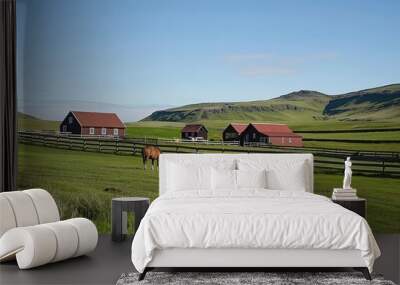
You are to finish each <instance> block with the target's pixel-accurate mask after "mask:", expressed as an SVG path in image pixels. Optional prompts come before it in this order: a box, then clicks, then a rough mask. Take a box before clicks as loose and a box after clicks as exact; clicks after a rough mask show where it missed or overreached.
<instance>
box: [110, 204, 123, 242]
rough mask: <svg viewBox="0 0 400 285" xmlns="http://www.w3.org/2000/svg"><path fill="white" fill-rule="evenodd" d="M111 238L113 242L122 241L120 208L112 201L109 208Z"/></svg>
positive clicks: (119, 205)
mask: <svg viewBox="0 0 400 285" xmlns="http://www.w3.org/2000/svg"><path fill="white" fill-rule="evenodd" d="M111 208H112V210H111V236H112V240H113V241H122V207H121V204H120V203H118V202H116V201H113V202H112V206H111Z"/></svg>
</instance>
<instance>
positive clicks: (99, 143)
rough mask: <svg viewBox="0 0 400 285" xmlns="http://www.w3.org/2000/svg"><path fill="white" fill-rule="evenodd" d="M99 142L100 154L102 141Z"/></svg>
mask: <svg viewBox="0 0 400 285" xmlns="http://www.w3.org/2000/svg"><path fill="white" fill-rule="evenodd" d="M98 142H99V152H101V141H100V140H98Z"/></svg>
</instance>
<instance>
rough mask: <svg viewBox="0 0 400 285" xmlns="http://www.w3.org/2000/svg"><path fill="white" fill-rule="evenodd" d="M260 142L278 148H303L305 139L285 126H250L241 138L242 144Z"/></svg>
mask: <svg viewBox="0 0 400 285" xmlns="http://www.w3.org/2000/svg"><path fill="white" fill-rule="evenodd" d="M251 142H259V143H266V144H272V145H278V146H295V147H302V146H303V137H302V136H300V135H297V134H295V133H293V131H292V130H291V129H290V128H289V127H288V126H287V125H284V124H253V123H252V124H249V125H248V126H247V128H246V129H245V130H244V131H243V132H242V134H241V136H240V144H241V145H244V144H246V143H251Z"/></svg>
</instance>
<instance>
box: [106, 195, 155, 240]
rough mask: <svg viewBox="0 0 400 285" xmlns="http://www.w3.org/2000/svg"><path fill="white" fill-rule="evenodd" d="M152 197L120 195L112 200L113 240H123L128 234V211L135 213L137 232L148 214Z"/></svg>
mask: <svg viewBox="0 0 400 285" xmlns="http://www.w3.org/2000/svg"><path fill="white" fill-rule="evenodd" d="M149 205H150V199H149V198H144V197H120V198H113V199H112V201H111V237H112V240H113V241H123V240H124V239H125V238H126V235H127V232H128V231H127V228H128V226H127V222H128V219H127V217H128V212H132V213H134V215H135V232H136V230H137V229H138V227H139V224H140V221H141V220H142V219H143V217H144V215H145V214H146V211H147V209H148V208H149Z"/></svg>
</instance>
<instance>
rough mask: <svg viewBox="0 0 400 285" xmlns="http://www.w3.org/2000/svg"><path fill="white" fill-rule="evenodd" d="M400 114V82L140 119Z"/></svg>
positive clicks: (337, 118) (338, 120)
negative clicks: (341, 91)
mask: <svg viewBox="0 0 400 285" xmlns="http://www.w3.org/2000/svg"><path fill="white" fill-rule="evenodd" d="M399 115H400V84H392V85H387V86H382V87H377V88H372V89H366V90H361V91H357V92H351V93H347V94H341V95H327V94H323V93H320V92H317V91H310V90H301V91H297V92H292V93H289V94H286V95H283V96H280V97H277V98H274V99H269V100H259V101H249V102H220V103H200V104H191V105H185V106H182V107H177V108H171V109H166V110H161V111H156V112H154V113H152V114H151V115H150V116H148V117H146V118H144V119H143V120H142V121H167V122H203V123H206V124H208V125H210V124H211V125H215V126H219V125H221V126H222V125H226V122H232V121H235V122H249V121H253V122H260V121H263V122H281V123H288V124H290V125H292V126H314V125H323V124H326V123H334V125H336V126H345V125H346V122H349V121H353V122H357V124H358V125H360V127H361V126H365V125H366V124H368V125H370V126H378V127H381V126H390V125H394V124H395V121H396V120H397V118H398V116H399Z"/></svg>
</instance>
